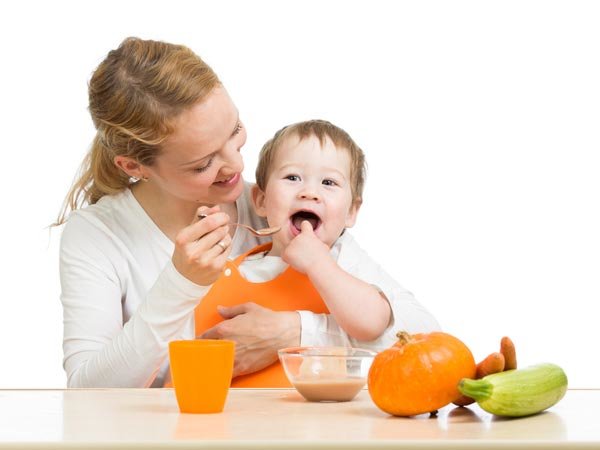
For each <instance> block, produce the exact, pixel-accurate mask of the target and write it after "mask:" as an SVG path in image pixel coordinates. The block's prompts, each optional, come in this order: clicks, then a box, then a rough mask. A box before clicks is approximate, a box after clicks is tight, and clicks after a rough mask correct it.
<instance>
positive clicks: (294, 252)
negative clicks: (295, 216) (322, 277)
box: [281, 220, 331, 273]
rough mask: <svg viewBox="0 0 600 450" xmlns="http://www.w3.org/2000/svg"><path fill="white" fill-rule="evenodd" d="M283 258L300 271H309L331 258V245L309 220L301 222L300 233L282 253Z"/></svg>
mask: <svg viewBox="0 0 600 450" xmlns="http://www.w3.org/2000/svg"><path fill="white" fill-rule="evenodd" d="M281 257H282V258H283V260H284V261H285V262H286V263H288V264H289V265H290V266H292V267H293V268H294V269H296V270H297V271H298V272H302V273H307V272H308V270H309V269H315V267H317V266H318V265H319V263H320V262H323V261H326V260H327V258H331V256H330V254H329V247H328V246H327V245H326V244H325V243H323V242H322V241H321V240H320V239H319V238H318V237H317V235H316V234H315V232H314V231H313V228H312V225H311V224H310V222H309V221H308V220H304V221H302V223H301V224H300V234H299V235H298V236H296V237H295V238H294V239H292V241H291V242H290V243H289V244H288V246H287V247H286V248H285V250H284V251H283V254H282V255H281Z"/></svg>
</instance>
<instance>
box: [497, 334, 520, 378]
mask: <svg viewBox="0 0 600 450" xmlns="http://www.w3.org/2000/svg"><path fill="white" fill-rule="evenodd" d="M500 353H502V355H504V370H513V369H516V368H517V352H516V350H515V344H513V341H511V339H510V338H509V337H508V336H504V337H503V338H502V339H501V340H500Z"/></svg>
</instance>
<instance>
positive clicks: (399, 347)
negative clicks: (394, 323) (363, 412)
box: [368, 331, 475, 416]
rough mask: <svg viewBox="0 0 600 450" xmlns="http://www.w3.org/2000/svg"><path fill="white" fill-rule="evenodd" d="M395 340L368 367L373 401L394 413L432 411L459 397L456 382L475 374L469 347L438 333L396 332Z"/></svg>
mask: <svg viewBox="0 0 600 450" xmlns="http://www.w3.org/2000/svg"><path fill="white" fill-rule="evenodd" d="M398 339H399V340H398V342H397V343H396V344H394V345H393V346H392V347H390V348H388V349H387V350H384V351H382V352H380V353H379V354H377V356H376V357H375V359H374V360H373V364H372V365H371V368H370V370H369V379H368V387H369V394H370V395H371V398H372V399H373V402H375V404H376V405H377V407H379V408H380V409H382V410H383V411H385V412H387V413H389V414H393V415H395V416H414V415H417V414H423V413H427V412H433V411H436V410H437V409H439V408H442V407H443V406H446V405H447V404H448V403H450V402H452V401H453V400H456V399H457V398H458V397H460V392H459V391H458V382H459V381H460V380H461V379H462V378H474V377H475V360H474V359H473V354H472V353H471V351H470V350H469V348H468V347H467V346H466V345H465V344H464V343H463V342H462V341H460V340H459V339H457V338H456V337H454V336H452V335H450V334H447V333H442V332H433V333H427V334H425V333H423V334H414V335H410V334H408V333H406V332H404V331H402V332H400V333H398Z"/></svg>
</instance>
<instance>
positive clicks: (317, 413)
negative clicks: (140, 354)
mask: <svg viewBox="0 0 600 450" xmlns="http://www.w3.org/2000/svg"><path fill="white" fill-rule="evenodd" d="M599 409H600V389H598V390H569V391H568V392H567V395H566V396H565V398H563V399H562V400H561V402H560V403H558V404H557V405H555V406H554V407H552V408H551V409H549V410H548V411H546V412H544V413H542V414H538V415H535V416H530V417H526V418H520V419H505V418H499V417H495V416H492V415H490V414H488V413H486V412H484V411H482V410H481V409H480V408H479V407H477V406H475V405H470V406H469V407H467V408H456V407H454V406H453V405H449V406H447V407H445V408H443V409H441V410H440V411H439V414H438V416H437V417H436V418H429V416H428V415H426V414H424V415H421V416H416V417H413V418H400V417H392V416H389V415H387V414H385V413H383V412H382V411H380V410H379V409H377V407H376V406H375V405H374V404H373V403H372V402H371V399H370V397H369V394H368V392H367V391H366V390H363V391H362V392H361V393H360V394H359V396H358V397H357V398H356V399H354V400H353V401H351V402H347V403H310V402H306V401H305V400H304V399H302V397H300V395H299V394H298V393H296V391H294V390H289V389H232V390H231V391H230V393H229V397H228V399H227V404H226V405H225V411H224V412H223V413H221V414H209V415H194V414H180V413H179V411H178V409H177V404H176V401H175V397H174V393H173V390H172V389H81V390H79V389H73V390H0V448H75V447H77V448H82V447H93V448H136V447H137V448H166V447H170V448H172V447H183V448H185V447H187V448H192V447H194V448H203V449H207V448H219V449H227V448H232V449H234V448H235V449H243V448H245V449H259V448H260V449H265V448H266V449H278V448H304V447H306V448H327V449H342V448H344V449H347V448H360V449H370V448H372V449H375V448H402V449H405V448H419V449H459V448H460V449H475V448H486V449H497V448H511V449H515V448H527V449H532V448H540V449H541V448H544V449H549V448H596V449H600V418H599V415H598V411H599Z"/></svg>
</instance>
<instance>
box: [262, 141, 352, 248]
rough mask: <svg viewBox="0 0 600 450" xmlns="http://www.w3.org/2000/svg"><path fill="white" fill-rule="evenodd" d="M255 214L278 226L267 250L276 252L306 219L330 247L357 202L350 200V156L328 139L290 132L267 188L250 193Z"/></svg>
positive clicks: (288, 240)
mask: <svg viewBox="0 0 600 450" xmlns="http://www.w3.org/2000/svg"><path fill="white" fill-rule="evenodd" d="M255 206H256V210H257V213H258V214H259V215H261V216H264V217H266V218H267V221H268V222H269V226H281V227H282V229H281V231H280V232H279V233H277V234H276V235H275V236H273V249H272V251H271V253H270V254H272V255H280V252H281V251H282V250H283V249H284V248H285V246H286V245H287V244H288V243H289V242H290V241H291V240H292V239H293V238H294V237H295V236H297V235H298V234H299V233H300V224H301V223H302V221H303V220H308V221H309V222H310V224H311V225H312V227H313V230H314V232H315V234H316V235H317V237H318V238H319V239H320V240H321V241H322V242H324V243H325V244H327V245H328V246H331V245H332V244H333V243H334V242H335V240H336V239H337V238H338V237H339V236H340V235H341V233H342V231H343V230H344V228H347V227H351V226H353V225H354V222H355V220H356V214H357V212H358V206H356V205H354V204H353V202H352V188H351V184H350V154H349V152H348V151H346V150H345V149H336V147H335V146H334V145H333V143H332V142H331V141H330V140H329V139H327V140H326V141H325V143H324V145H323V146H321V143H320V142H319V139H318V138H316V137H314V136H311V137H309V138H306V139H303V140H302V141H300V140H298V138H297V137H295V136H291V137H290V138H288V139H287V140H286V141H285V142H283V144H282V145H281V147H280V148H279V149H278V150H277V153H276V155H275V158H274V160H273V162H272V167H271V172H270V174H269V178H268V179H267V186H266V192H264V193H263V192H258V193H257V194H256V196H255Z"/></svg>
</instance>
